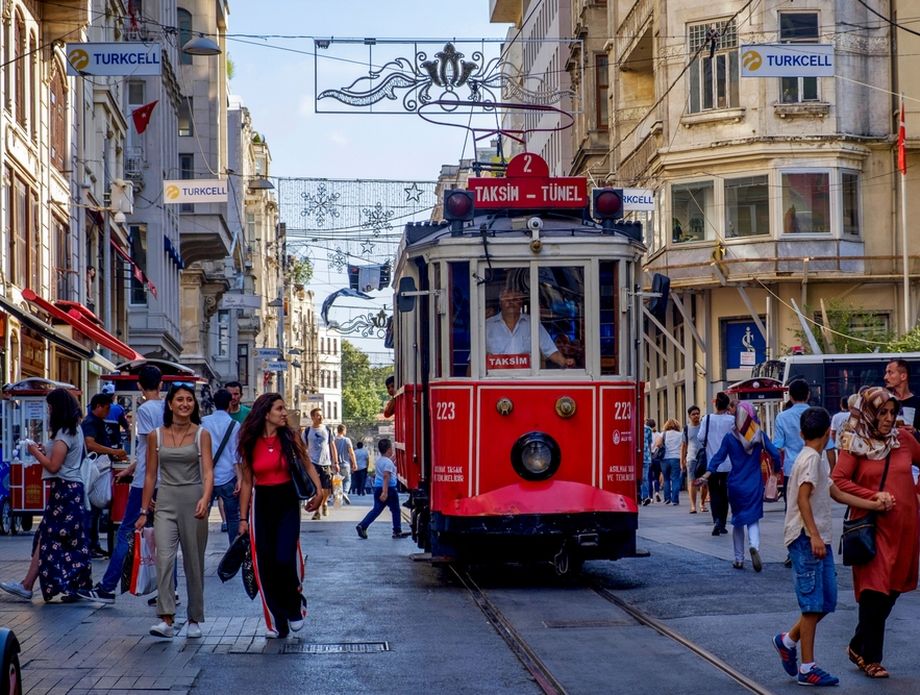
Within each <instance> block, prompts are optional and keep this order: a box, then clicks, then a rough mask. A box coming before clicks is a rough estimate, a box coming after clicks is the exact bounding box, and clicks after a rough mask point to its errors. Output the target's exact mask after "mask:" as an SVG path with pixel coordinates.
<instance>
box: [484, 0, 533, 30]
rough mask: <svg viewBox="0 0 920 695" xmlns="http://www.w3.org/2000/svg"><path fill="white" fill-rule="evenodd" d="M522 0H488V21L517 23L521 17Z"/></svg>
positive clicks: (522, 10)
mask: <svg viewBox="0 0 920 695" xmlns="http://www.w3.org/2000/svg"><path fill="white" fill-rule="evenodd" d="M523 12H524V0H489V21H490V22H492V23H493V24H506V23H507V24H515V25H516V24H518V22H520V21H521V20H522V19H523Z"/></svg>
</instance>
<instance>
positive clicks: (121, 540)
mask: <svg viewBox="0 0 920 695" xmlns="http://www.w3.org/2000/svg"><path fill="white" fill-rule="evenodd" d="M161 386H162V373H161V372H160V370H159V369H158V368H156V367H154V366H153V365H146V366H144V367H142V368H141V370H140V372H138V375H137V387H138V388H139V389H140V392H141V396H142V397H143V399H144V402H143V403H141V405H140V406H139V407H138V409H137V417H136V420H137V443H136V444H135V446H134V462H133V463H132V464H130V465H129V466H128V467H127V468H125V469H124V470H122V471H119V472H118V473H116V474H115V479H116V480H124V479H126V478H128V477H131V476H133V477H132V478H131V488H130V489H129V490H128V501H127V502H126V503H125V512H124V516H123V517H122V520H121V525H119V527H118V534H117V535H116V536H115V548H114V549H113V550H112V555H111V557H110V558H109V564H108V567H107V568H106V570H105V574H104V575H103V577H102V581H100V582H99V583H98V584H96V586H95V587H94V588H93V589H92V590H89V591H80V592H79V593H80V598H83V599H86V600H87V601H94V602H96V603H109V604H110V603H115V589H116V588H117V586H118V582H119V581H120V579H121V570H122V567H123V566H124V563H125V557H127V555H128V548H129V546H130V542H131V539H132V538H133V537H134V525H135V523H136V522H137V519H138V517H139V516H140V511H141V503H142V501H143V497H144V482H145V481H146V471H147V436H148V435H149V434H150V433H151V432H154V431H155V430H156V429H157V428H158V427H160V426H161V425H162V424H163V408H164V402H163V400H162V399H161V398H160V387H161ZM155 497H156V494H154V498H155Z"/></svg>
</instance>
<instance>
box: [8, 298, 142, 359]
mask: <svg viewBox="0 0 920 695" xmlns="http://www.w3.org/2000/svg"><path fill="white" fill-rule="evenodd" d="M22 296H23V297H24V298H25V300H26V301H27V302H31V303H32V304H34V305H35V306H37V307H38V308H39V309H41V310H42V311H46V312H48V313H49V314H51V316H53V317H54V318H56V319H57V320H58V321H64V322H65V323H69V324H70V325H71V326H73V327H74V328H75V329H76V330H78V331H80V333H82V334H83V335H85V336H86V337H87V338H90V339H91V340H94V341H95V342H96V343H98V344H99V345H101V346H102V347H105V348H108V349H109V350H111V351H112V352H114V353H117V354H119V355H121V356H122V357H124V358H126V359H129V360H136V359H143V358H144V356H143V355H142V354H140V353H139V352H137V351H136V350H134V349H133V348H131V347H129V346H128V345H125V344H124V343H123V342H121V341H120V340H119V339H118V338H116V337H115V336H114V335H112V334H111V333H109V332H108V331H106V330H104V329H102V328H100V327H99V326H94V325H93V324H91V323H88V322H87V321H86V320H84V318H83V315H82V313H81V312H80V311H78V310H77V309H71V310H70V311H68V312H64V311H62V310H61V309H58V308H57V307H56V306H54V304H52V303H51V302H49V301H48V300H47V299H44V298H42V297H39V296H38V295H37V294H35V292H33V291H32V290H30V289H28V288H27V289H24V290H23V291H22Z"/></svg>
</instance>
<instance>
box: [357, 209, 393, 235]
mask: <svg viewBox="0 0 920 695" xmlns="http://www.w3.org/2000/svg"><path fill="white" fill-rule="evenodd" d="M361 214H362V215H364V216H365V217H366V218H367V219H366V220H364V222H362V223H361V226H362V227H364V228H365V229H371V230H373V232H374V236H380V232H382V231H383V230H385V229H387V230H389V229H393V225H392V224H390V218H392V217H393V211H392V210H384V209H383V203H377V204H376V205H375V206H374V207H373V209H369V208H364V209H363V210H362V211H361Z"/></svg>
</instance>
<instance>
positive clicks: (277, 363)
mask: <svg viewBox="0 0 920 695" xmlns="http://www.w3.org/2000/svg"><path fill="white" fill-rule="evenodd" d="M287 369H288V363H287V362H285V361H284V360H273V361H271V362H269V363H268V371H270V372H286V371H287Z"/></svg>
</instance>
